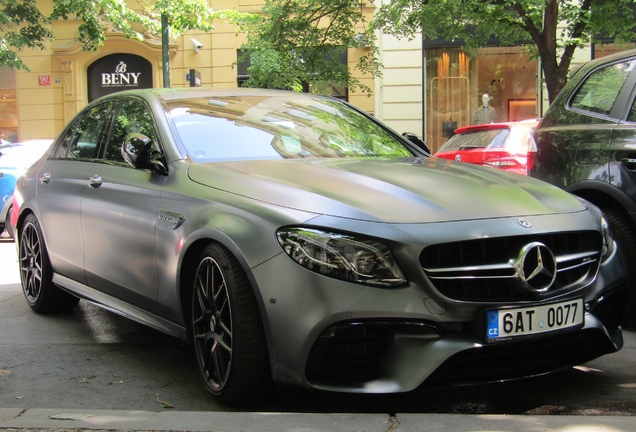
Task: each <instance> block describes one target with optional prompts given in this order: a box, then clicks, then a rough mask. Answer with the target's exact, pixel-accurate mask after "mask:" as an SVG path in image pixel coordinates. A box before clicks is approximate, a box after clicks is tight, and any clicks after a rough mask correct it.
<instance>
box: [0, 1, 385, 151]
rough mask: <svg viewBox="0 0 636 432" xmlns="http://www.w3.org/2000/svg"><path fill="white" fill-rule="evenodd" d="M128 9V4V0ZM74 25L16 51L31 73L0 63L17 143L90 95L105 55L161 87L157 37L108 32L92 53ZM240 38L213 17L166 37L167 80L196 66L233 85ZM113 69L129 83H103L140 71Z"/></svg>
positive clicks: (365, 100)
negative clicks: (204, 28)
mask: <svg viewBox="0 0 636 432" xmlns="http://www.w3.org/2000/svg"><path fill="white" fill-rule="evenodd" d="M264 3H265V2H264V1H263V0H208V4H209V6H210V7H211V8H212V9H214V10H222V9H233V10H238V11H242V12H260V11H261V9H262V7H263V5H264ZM37 4H38V6H39V8H40V10H41V11H42V12H43V13H44V14H45V15H47V14H49V13H50V12H51V8H52V3H51V1H50V0H41V1H38V2H37ZM131 7H134V6H132V4H131ZM362 7H363V8H364V11H365V13H367V14H368V16H369V18H371V17H372V15H373V12H374V9H373V7H372V4H371V3H368V4H367V5H363V6H362ZM79 24H80V23H79V22H77V21H73V20H68V21H63V20H60V21H56V22H54V23H52V25H51V30H52V31H53V33H54V34H55V35H56V38H55V40H54V41H51V42H49V43H48V44H47V46H46V49H44V50H24V51H22V52H20V53H19V56H20V58H21V59H22V61H23V62H24V63H25V64H26V66H27V67H28V68H29V71H13V70H11V69H9V68H0V98H1V99H0V138H2V139H4V140H7V141H11V142H17V141H25V140H30V139H39V138H54V137H55V136H57V134H59V133H60V131H61V130H62V128H63V127H64V126H65V125H66V124H67V123H68V122H69V121H70V120H71V119H72V117H73V116H74V115H75V114H76V113H77V112H78V111H79V110H80V109H81V108H82V107H84V106H85V105H86V104H87V103H88V102H89V101H90V99H91V96H92V94H91V93H95V92H94V91H91V89H94V86H95V84H96V83H95V81H96V80H98V79H100V78H99V77H100V76H101V74H104V73H105V71H104V70H101V71H100V70H96V69H97V68H98V67H108V66H105V65H106V64H107V63H106V62H105V60H107V59H111V60H113V61H115V62H116V63H117V59H116V57H117V56H118V55H127V56H133V57H135V58H136V59H139V60H140V61H141V62H142V63H144V64H146V65H147V67H148V69H147V72H146V69H144V75H145V79H146V80H150V81H149V82H150V86H152V87H155V88H156V87H164V83H163V67H162V47H161V35H157V36H156V37H146V39H145V40H144V41H137V40H131V39H127V38H126V37H124V36H123V35H121V34H118V33H112V32H111V33H107V36H106V40H105V42H104V45H103V46H102V47H100V48H99V49H98V50H97V51H83V50H82V47H81V45H80V44H79V42H77V40H76V39H75V36H76V34H77V30H78V27H79ZM192 39H194V41H193V40H192ZM244 41H245V39H244V35H241V34H237V31H236V28H235V27H234V26H232V25H230V24H228V23H223V22H218V23H215V29H214V30H213V31H211V32H209V33H201V32H193V33H189V34H185V35H182V36H179V37H178V38H176V39H173V40H171V41H170V86H171V87H188V86H190V81H189V80H188V79H189V73H190V70H193V69H194V70H196V71H197V73H198V76H200V85H201V86H203V87H217V88H232V87H237V86H238V79H237V67H236V66H235V65H234V63H235V62H236V60H237V53H238V50H239V49H240V47H241V45H242V43H243V42H244ZM363 53H364V52H363V51H362V50H356V49H350V50H349V51H348V55H347V62H348V63H349V66H350V68H351V70H352V71H354V70H355V64H356V61H357V58H358V57H359V56H361V55H363ZM122 63H123V64H122ZM127 67H128V69H126V68H127ZM115 68H116V69H117V70H118V71H120V72H121V71H122V70H123V71H125V72H126V73H127V74H128V75H126V77H127V78H124V79H125V80H128V81H124V82H123V83H122V82H119V81H118V80H119V78H117V77H115V78H114V80H115V81H109V82H110V83H111V84H116V85H118V86H119V88H120V89H125V88H131V87H132V85H130V84H131V81H130V80H134V79H136V78H137V76H139V75H137V74H141V72H135V71H134V70H132V69H131V68H130V66H129V63H128V62H121V61H120V62H118V63H117V65H116V67H115ZM111 72H113V71H111ZM113 73H114V72H113ZM120 75H121V76H123V75H122V74H121V73H120ZM358 79H360V81H361V82H362V83H363V84H365V85H366V86H367V87H369V88H371V89H373V87H374V81H373V80H374V79H373V77H370V76H369V77H365V76H358ZM348 100H349V102H350V103H352V104H353V105H355V106H357V107H359V108H361V109H363V110H365V111H367V112H369V113H372V114H373V113H374V111H375V107H374V102H375V100H374V98H373V97H370V96H369V95H368V94H362V93H354V92H349V93H348Z"/></svg>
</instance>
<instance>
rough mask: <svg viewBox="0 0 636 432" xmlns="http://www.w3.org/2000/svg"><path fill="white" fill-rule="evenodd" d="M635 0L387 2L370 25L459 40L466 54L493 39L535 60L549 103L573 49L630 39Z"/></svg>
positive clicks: (563, 77)
mask: <svg viewBox="0 0 636 432" xmlns="http://www.w3.org/2000/svg"><path fill="white" fill-rule="evenodd" d="M635 6H636V0H489V1H486V2H484V1H483V0H391V1H390V3H387V4H384V5H382V6H381V7H380V9H379V11H378V13H377V14H376V16H375V19H374V26H375V27H376V28H378V29H382V30H384V31H385V32H387V33H389V34H392V35H394V36H396V37H406V38H411V37H413V35H415V34H416V33H418V32H421V34H422V37H424V38H432V39H438V38H441V39H444V40H448V41H456V40H463V42H464V43H465V49H466V51H467V52H468V53H474V52H476V49H477V48H478V47H480V46H485V45H487V44H488V41H489V40H492V38H494V37H496V38H498V40H499V44H500V45H502V46H506V45H525V46H527V48H528V50H529V51H530V52H531V53H532V54H533V55H535V56H537V57H538V58H540V60H541V68H542V70H543V77H544V80H545V84H546V88H547V91H548V99H549V101H550V102H552V101H553V100H554V98H555V97H556V96H557V95H558V94H559V92H560V91H561V89H563V86H564V85H565V84H566V82H567V77H568V71H569V69H570V65H571V62H572V58H573V55H574V53H575V50H576V49H577V48H580V47H583V46H585V45H587V44H589V43H590V42H592V41H594V40H595V39H594V37H599V36H603V37H604V40H615V41H617V42H621V41H622V42H625V41H631V40H633V39H634V37H635V36H636V33H635V32H634V22H635V21H634V7H635Z"/></svg>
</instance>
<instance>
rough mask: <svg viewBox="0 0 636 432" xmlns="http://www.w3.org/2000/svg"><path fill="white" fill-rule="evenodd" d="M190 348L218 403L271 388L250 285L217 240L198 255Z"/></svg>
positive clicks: (251, 398)
mask: <svg viewBox="0 0 636 432" xmlns="http://www.w3.org/2000/svg"><path fill="white" fill-rule="evenodd" d="M191 317H192V333H193V342H194V350H195V355H196V359H197V363H198V366H199V371H200V372H201V375H202V376H203V379H204V381H205V384H206V387H207V389H208V390H209V391H210V392H211V393H212V394H213V395H214V396H215V397H216V398H217V399H218V400H219V401H220V402H222V403H224V404H227V405H246V404H250V403H254V402H257V401H260V400H262V399H263V398H264V397H265V396H266V395H267V394H269V390H270V388H271V378H270V370H269V362H268V356H267V347H266V343H265V335H264V332H263V326H262V323H261V318H260V314H259V311H258V305H257V303H256V298H255V296H254V292H253V290H252V287H251V285H250V283H249V281H248V280H247V277H246V276H245V273H244V271H243V269H242V268H241V266H240V265H239V264H238V262H237V261H236V259H235V258H234V257H233V256H232V255H231V254H230V253H229V252H228V251H227V250H226V249H224V248H223V247H221V246H220V245H217V244H212V245H209V246H207V247H206V248H205V249H204V250H203V252H202V253H201V255H200V256H199V259H198V266H197V268H196V272H195V274H194V286H193V289H192V315H191Z"/></svg>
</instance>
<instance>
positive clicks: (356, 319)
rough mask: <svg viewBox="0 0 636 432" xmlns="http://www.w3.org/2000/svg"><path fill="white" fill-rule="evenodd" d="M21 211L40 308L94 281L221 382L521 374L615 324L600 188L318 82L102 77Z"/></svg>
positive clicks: (241, 393)
mask: <svg viewBox="0 0 636 432" xmlns="http://www.w3.org/2000/svg"><path fill="white" fill-rule="evenodd" d="M12 224H13V226H14V227H15V229H16V231H15V232H16V233H17V235H18V239H17V241H16V244H17V247H18V253H19V266H20V274H21V281H22V287H23V290H24V294H25V297H26V301H27V302H28V304H29V306H30V307H31V308H32V309H33V310H34V311H35V312H38V313H50V312H55V311H62V310H69V309H72V308H74V307H75V306H76V305H77V304H78V301H79V299H84V300H86V301H90V302H93V303H95V304H97V305H100V306H102V307H104V308H107V309H108V310H111V311H114V312H117V313H119V314H122V315H124V316H126V317H129V318H131V319H134V320H137V321H139V322H141V323H144V324H146V325H148V326H150V327H153V328H155V329H158V330H160V331H163V332H166V333H168V334H170V335H174V336H176V337H179V338H182V339H184V340H187V341H190V342H191V343H192V345H193V351H194V353H195V356H196V359H197V364H198V367H199V369H200V372H201V376H202V378H203V382H204V383H205V386H206V387H207V389H208V390H209V391H210V392H211V393H212V394H213V395H214V396H216V397H217V398H218V399H219V400H220V401H221V402H223V403H226V404H232V405H239V404H247V403H255V402H258V401H261V400H263V399H264V398H266V397H268V396H269V395H271V393H272V389H275V388H278V389H279V390H281V389H282V390H284V389H285V388H301V389H318V390H324V391H336V392H360V393H392V392H407V391H410V390H414V389H417V388H419V387H422V386H427V385H457V384H470V383H476V382H487V381H494V380H506V379H515V378H521V377H529V376H533V375H538V374H544V373H547V372H551V371H556V370H560V369H564V368H568V367H571V366H573V365H577V364H580V363H583V362H586V361H589V360H591V359H594V358H596V357H598V356H601V355H604V354H607V353H612V352H615V351H617V350H619V349H620V348H621V346H622V333H621V327H620V325H621V322H620V317H621V316H622V308H623V304H624V298H625V283H624V272H623V265H622V263H621V262H620V260H619V258H618V254H617V249H616V245H615V243H614V241H613V240H612V237H611V233H610V231H609V229H608V226H607V223H606V221H605V220H604V218H603V216H602V214H601V213H600V211H599V210H598V208H596V207H595V206H593V205H591V204H589V203H588V202H586V201H584V200H582V199H579V198H576V197H574V196H573V195H570V194H568V193H566V192H563V191H561V190H559V189H557V188H556V187H553V186H550V185H548V184H546V183H543V182H541V181H539V180H536V179H532V178H527V177H525V176H520V175H517V174H511V173H506V172H503V171H501V170H494V169H491V168H484V167H480V166H476V165H470V164H463V163H459V162H456V161H453V160H446V159H436V158H432V157H430V156H429V155H428V154H426V153H425V152H423V151H422V150H421V149H420V148H418V147H417V146H415V145H413V144H411V143H410V142H409V141H407V140H406V139H405V138H403V137H402V136H401V135H399V134H398V133H396V132H394V131H392V130H390V129H389V128H387V127H386V126H384V125H383V124H381V123H380V122H378V121H376V120H374V119H373V118H372V117H371V116H369V115H367V114H365V113H364V112H361V111H359V110H357V109H355V108H353V107H351V106H349V105H348V104H346V103H344V102H341V101H339V100H336V99H332V98H328V97H322V96H317V95H309V94H298V93H288V92H277V91H266V90H254V89H238V90H237V89H228V90H214V89H153V90H143V91H124V92H120V93H115V94H112V95H109V96H105V97H103V98H101V99H99V100H97V101H94V102H93V103H91V104H89V105H88V106H87V107H86V108H85V109H83V110H82V111H81V112H80V113H79V114H78V115H77V116H76V118H75V119H74V120H73V121H71V122H70V124H69V125H68V126H67V127H66V128H65V129H64V130H63V132H62V133H61V135H60V136H59V137H58V138H57V139H56V140H55V141H54V143H53V144H52V146H51V148H50V150H49V151H48V153H47V154H45V156H43V158H42V159H40V160H39V161H38V162H36V163H35V164H34V165H33V166H32V167H31V168H30V169H29V170H28V171H27V172H26V173H25V175H24V176H23V177H21V178H20V180H19V181H18V185H17V189H16V193H15V202H14V212H13V217H12Z"/></svg>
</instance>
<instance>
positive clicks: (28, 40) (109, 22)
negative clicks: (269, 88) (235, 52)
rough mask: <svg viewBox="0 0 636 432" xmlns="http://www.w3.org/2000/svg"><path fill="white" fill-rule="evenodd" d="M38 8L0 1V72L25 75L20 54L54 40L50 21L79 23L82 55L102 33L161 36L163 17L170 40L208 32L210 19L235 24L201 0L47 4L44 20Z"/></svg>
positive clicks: (61, 0)
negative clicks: (1, 69)
mask: <svg viewBox="0 0 636 432" xmlns="http://www.w3.org/2000/svg"><path fill="white" fill-rule="evenodd" d="M37 3H38V2H37V1H36V0H0V66H9V67H12V68H14V69H25V70H28V68H27V67H26V65H25V64H24V63H23V62H22V60H21V59H20V57H19V53H20V51H22V50H23V49H25V48H35V49H38V48H39V49H45V48H46V43H47V42H48V41H50V40H53V39H54V38H55V35H54V34H53V32H52V31H51V29H50V24H51V23H52V22H53V21H55V20H60V19H62V20H67V19H77V20H79V21H80V22H81V24H80V25H79V28H78V33H77V40H78V41H79V42H80V43H81V44H82V48H83V49H85V50H96V49H97V48H99V47H100V46H101V45H103V43H104V40H105V37H106V31H116V32H121V33H123V34H125V35H126V36H127V37H129V38H133V39H139V40H142V39H143V38H144V37H145V36H147V35H153V36H158V35H160V34H161V15H162V14H165V15H166V16H167V17H168V21H169V22H170V31H171V32H172V34H173V35H178V34H181V33H184V32H186V31H188V30H194V29H198V30H203V31H210V30H212V29H213V26H212V22H213V21H214V20H215V19H219V18H224V19H230V18H232V19H236V15H237V12H235V11H227V10H226V11H213V10H212V9H210V8H209V7H208V6H207V2H206V1H205V0H161V1H157V2H154V1H149V0H139V2H138V5H139V8H138V9H131V8H130V7H128V6H127V4H126V2H125V0H93V1H86V0H52V1H51V3H50V4H52V6H53V7H52V12H50V13H49V14H45V13H43V12H42V10H41V9H40V8H39V7H38V4H37ZM40 3H42V2H40ZM49 9H50V8H49Z"/></svg>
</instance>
